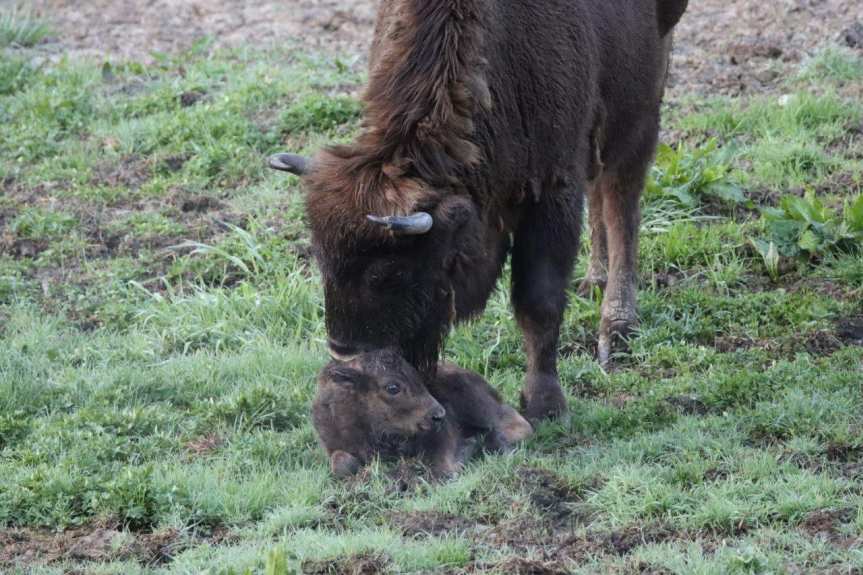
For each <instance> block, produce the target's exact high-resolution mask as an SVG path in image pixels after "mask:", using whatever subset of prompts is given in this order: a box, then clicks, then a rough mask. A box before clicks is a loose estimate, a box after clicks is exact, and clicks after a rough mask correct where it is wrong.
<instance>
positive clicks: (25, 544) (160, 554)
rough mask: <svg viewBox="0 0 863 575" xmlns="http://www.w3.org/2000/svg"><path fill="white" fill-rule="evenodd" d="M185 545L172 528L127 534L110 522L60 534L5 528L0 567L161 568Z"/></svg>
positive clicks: (1, 535)
mask: <svg viewBox="0 0 863 575" xmlns="http://www.w3.org/2000/svg"><path fill="white" fill-rule="evenodd" d="M189 544H190V540H189V539H187V538H184V537H183V535H182V534H181V533H180V532H179V531H177V530H175V529H168V530H164V531H159V532H156V533H139V534H131V533H128V532H123V531H121V530H120V527H119V526H118V525H116V524H110V523H106V524H103V525H91V526H86V527H80V528H76V529H71V530H67V531H63V532H61V533H56V532H50V531H38V530H31V529H8V530H2V531H0V566H3V565H6V566H12V565H19V566H20V565H47V564H50V563H55V562H58V561H79V562H107V561H129V560H131V561H137V562H138V563H141V564H145V565H161V564H164V563H168V562H170V561H171V560H172V559H173V557H174V556H175V555H176V554H177V553H179V552H180V551H182V550H183V549H185V548H186V547H188V545H189Z"/></svg>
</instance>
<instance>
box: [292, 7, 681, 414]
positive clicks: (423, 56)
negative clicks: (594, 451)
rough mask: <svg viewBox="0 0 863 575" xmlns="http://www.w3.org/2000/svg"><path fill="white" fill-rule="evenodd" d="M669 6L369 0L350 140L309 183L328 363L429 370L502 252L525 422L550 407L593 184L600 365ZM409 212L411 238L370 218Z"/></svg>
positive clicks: (625, 277) (652, 127)
mask: <svg viewBox="0 0 863 575" xmlns="http://www.w3.org/2000/svg"><path fill="white" fill-rule="evenodd" d="M685 7H686V0H605V1H602V2H595V1H588V0H544V1H543V2H533V1H529V2H496V1H493V0H389V1H388V0H384V1H383V2H382V3H381V8H380V14H379V18H378V26H377V30H376V36H375V41H374V44H373V48H372V53H371V66H370V80H369V86H368V90H367V93H366V97H365V105H366V110H365V116H364V128H363V131H362V134H361V135H360V136H359V137H358V138H357V140H356V141H355V142H354V143H353V144H350V145H348V146H339V147H332V148H328V149H325V150H323V151H322V152H321V153H320V154H319V155H318V156H317V158H316V159H315V161H314V162H313V163H312V164H311V165H312V166H313V167H312V169H311V171H310V173H308V174H307V176H306V178H305V187H306V189H307V191H308V198H307V211H308V219H309V223H310V225H311V229H312V238H313V246H314V250H315V254H316V258H317V261H318V263H319V265H320V268H321V271H322V276H323V281H324V290H325V298H326V319H327V330H328V333H329V335H330V338H331V348H332V349H333V351H334V352H335V353H336V355H337V356H340V357H349V356H351V355H353V354H356V353H358V352H362V351H369V350H373V349H380V348H384V347H388V346H397V347H398V348H399V349H400V351H401V353H402V354H403V355H404V356H405V357H406V358H407V359H408V360H409V361H410V362H411V363H412V364H413V365H415V366H416V367H418V368H420V369H421V370H423V371H424V373H425V375H426V376H427V377H430V378H431V377H433V375H434V370H435V368H436V365H437V359H438V353H439V350H440V347H441V345H442V343H443V341H444V338H445V336H446V334H447V332H448V330H449V328H450V326H451V324H452V323H453V322H454V321H459V320H463V319H465V318H468V317H470V316H472V315H474V314H477V313H480V312H481V311H482V310H483V308H484V306H485V303H486V301H487V300H488V297H489V295H490V293H491V292H492V290H493V289H494V287H495V285H496V282H497V279H498V278H499V276H500V273H501V270H502V268H503V264H504V262H505V260H506V258H507V257H508V256H510V255H511V257H512V271H513V273H512V300H513V304H514V307H515V313H516V317H517V319H518V322H519V325H520V326H521V328H522V330H523V331H524V334H525V347H526V350H527V354H528V374H527V379H526V382H525V386H524V391H523V399H524V404H525V409H526V413H527V414H528V415H529V416H530V417H531V418H543V417H547V416H550V415H555V414H558V413H560V412H562V411H563V410H564V409H565V400H564V395H563V393H562V391H561V389H560V385H559V382H558V376H557V368H556V362H557V346H558V333H559V328H560V323H561V321H562V318H563V312H564V309H565V306H566V290H567V287H568V285H569V282H570V275H571V271H572V268H573V264H574V260H575V256H576V254H577V252H578V242H579V236H580V232H581V229H580V226H581V214H582V205H583V198H584V196H585V194H586V193H587V190H588V189H589V188H590V187H591V186H592V187H593V189H595V190H598V192H597V193H596V194H593V195H594V196H596V197H597V205H596V206H592V208H594V209H593V210H592V211H596V212H597V213H598V214H601V216H599V215H597V217H596V218H593V219H592V224H594V226H593V227H594V228H595V229H594V232H595V233H594V236H595V239H596V244H595V245H597V246H598V248H599V250H600V251H599V253H597V254H596V257H595V259H596V262H595V263H596V265H595V266H592V269H593V268H596V270H595V271H597V274H596V275H597V276H599V277H597V278H595V279H596V280H597V281H596V283H597V284H600V283H601V284H607V287H608V289H607V291H606V295H605V301H604V303H603V307H602V323H601V326H600V349H599V354H600V358H601V359H603V360H607V358H608V357H609V354H610V350H611V342H612V340H613V336H614V335H615V334H625V333H627V332H628V331H629V329H630V328H631V327H632V326H633V325H634V323H635V320H636V309H635V278H636V269H635V254H636V250H637V232H638V221H639V213H638V199H639V195H640V193H641V189H642V186H643V183H644V178H645V174H646V172H647V168H648V165H649V162H650V160H651V158H652V155H653V152H654V149H655V145H656V140H657V134H658V129H659V106H660V101H661V97H662V92H663V87H664V80H665V74H666V68H667V64H668V52H669V50H670V45H671V35H670V30H671V28H672V27H673V25H674V24H675V23H676V22H677V20H678V19H679V17H680V15H681V14H682V13H683V11H684V9H685ZM600 200H601V201H600ZM600 204H601V205H600ZM420 211H422V212H427V213H428V214H431V216H432V217H433V219H434V225H433V227H432V228H431V231H429V232H428V233H426V234H424V235H414V236H399V235H397V234H393V233H392V232H390V231H387V230H386V229H384V228H383V227H381V226H379V225H377V224H375V223H373V222H370V221H368V220H367V219H366V216H367V215H368V214H375V215H378V216H389V215H407V214H410V213H412V212H420ZM588 279H589V280H590V278H588Z"/></svg>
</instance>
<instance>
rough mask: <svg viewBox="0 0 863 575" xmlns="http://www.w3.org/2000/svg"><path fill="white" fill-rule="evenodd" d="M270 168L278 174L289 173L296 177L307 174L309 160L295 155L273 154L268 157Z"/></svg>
mask: <svg viewBox="0 0 863 575" xmlns="http://www.w3.org/2000/svg"><path fill="white" fill-rule="evenodd" d="M269 164H270V167H271V168H273V169H274V170H279V171H280V172H290V173H291V174H295V175H297V176H305V175H306V174H307V173H309V168H310V166H311V164H312V162H311V160H309V159H308V158H305V157H303V156H298V155H297V154H275V155H273V156H270V161H269Z"/></svg>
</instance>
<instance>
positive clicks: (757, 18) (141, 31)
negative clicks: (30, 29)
mask: <svg viewBox="0 0 863 575" xmlns="http://www.w3.org/2000/svg"><path fill="white" fill-rule="evenodd" d="M31 5H32V6H33V8H34V9H35V10H36V11H37V13H40V14H41V15H42V16H44V17H45V18H46V19H48V20H49V21H50V22H51V24H52V26H53V27H54V30H55V31H56V35H55V38H54V39H52V40H49V41H48V42H46V43H44V44H43V46H42V47H41V49H43V50H45V51H47V52H48V53H49V54H50V55H52V56H56V57H60V56H62V55H70V54H71V55H83V56H90V57H95V58H97V59H103V58H105V57H108V58H113V59H136V60H143V61H151V60H153V59H154V57H153V52H164V53H177V52H180V51H182V50H186V49H188V48H189V47H191V46H192V45H193V44H194V43H195V42H196V41H197V40H200V39H201V38H204V37H209V38H211V39H212V40H213V43H214V45H215V46H264V47H266V46H270V45H296V46H300V47H302V50H304V51H323V52H329V53H340V54H350V55H354V56H357V57H358V58H359V60H364V59H365V57H366V52H367V50H368V46H369V44H370V42H371V37H372V29H373V27H374V17H375V10H376V8H377V5H378V2H377V1H375V0H297V1H295V2H292V3H290V5H289V6H286V5H285V4H284V3H283V2H279V1H277V0H264V1H261V2H255V3H237V2H233V1H231V0H153V1H151V2H135V1H133V0H91V1H89V2H76V1H74V0H34V1H33V2H31ZM860 30H863V21H861V18H860V12H859V3H858V0H819V1H817V2H812V1H807V0H780V1H778V2H755V1H754V0H701V1H699V2H691V3H690V6H689V10H688V11H687V13H686V14H685V15H684V17H683V20H682V21H681V23H680V25H679V26H678V29H677V32H676V46H675V55H674V60H673V63H672V67H671V77H670V80H669V82H670V96H671V98H672V99H677V98H679V97H680V96H683V95H684V94H687V93H691V92H696V93H701V94H711V95H714V94H746V93H753V92H765V91H779V90H781V84H782V81H783V80H784V79H785V78H787V77H788V75H789V74H790V73H791V72H792V71H793V70H794V69H795V68H796V67H797V66H798V65H799V62H800V61H801V60H802V59H804V58H805V57H806V56H807V55H808V54H811V53H812V52H813V50H814V49H815V48H817V47H818V46H819V45H821V44H823V43H825V42H834V43H838V44H844V45H848V46H852V47H856V48H860V44H861V40H860V38H861V34H863V33H861V32H860Z"/></svg>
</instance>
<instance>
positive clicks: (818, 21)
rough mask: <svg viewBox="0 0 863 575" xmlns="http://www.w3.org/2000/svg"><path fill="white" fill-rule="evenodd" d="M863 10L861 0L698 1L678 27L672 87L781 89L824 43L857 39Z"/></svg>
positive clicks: (677, 90) (674, 90) (680, 90)
mask: <svg viewBox="0 0 863 575" xmlns="http://www.w3.org/2000/svg"><path fill="white" fill-rule="evenodd" d="M860 17H861V13H860V7H859V2H858V1H857V0H777V1H775V2H755V1H753V0H731V1H722V0H704V1H701V2H694V3H690V6H689V10H688V11H687V13H686V14H685V15H684V17H683V20H682V21H681V24H680V26H679V27H678V30H677V33H676V45H675V56H674V61H673V64H672V71H671V78H670V86H671V94H672V96H673V97H676V96H681V95H684V94H686V93H690V92H698V93H709V94H730V95H737V94H749V93H758V92H769V91H774V90H776V89H777V88H779V87H780V85H781V83H782V81H784V79H785V78H787V77H788V75H789V74H790V73H791V72H793V71H794V70H795V69H796V68H797V67H798V66H799V63H800V62H801V61H802V60H803V59H805V58H806V56H807V55H810V54H811V53H813V51H814V50H815V49H816V48H817V47H818V46H820V45H822V44H824V43H825V42H835V43H845V44H846V45H847V44H849V42H848V41H847V40H848V38H849V37H851V38H852V42H851V43H853V37H854V32H853V30H854V29H855V26H856V23H858V22H859V21H860Z"/></svg>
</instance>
